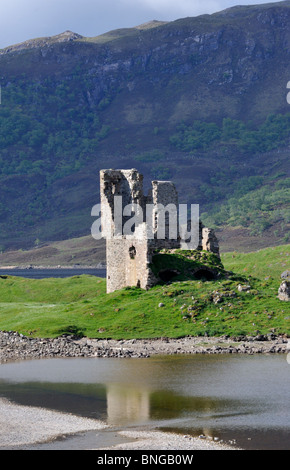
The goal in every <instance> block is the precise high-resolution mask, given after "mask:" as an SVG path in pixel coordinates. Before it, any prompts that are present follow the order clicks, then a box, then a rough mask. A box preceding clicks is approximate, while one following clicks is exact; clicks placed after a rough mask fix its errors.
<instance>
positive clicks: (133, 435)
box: [0, 398, 236, 450]
mask: <svg viewBox="0 0 290 470" xmlns="http://www.w3.org/2000/svg"><path fill="white" fill-rule="evenodd" d="M108 428H109V426H107V425H106V424H105V423H103V422H101V421H98V420H94V419H88V418H81V417H78V416H74V415H71V414H68V413H60V412H57V411H51V410H46V409H43V408H38V407H31V406H20V405H16V404H14V403H11V402H9V401H8V400H6V399H3V398H0V449H2V450H5V449H13V448H14V449H15V448H18V449H21V448H25V447H26V446H31V445H34V444H41V443H44V442H49V441H53V440H55V439H57V438H59V437H64V436H68V435H70V434H76V433H80V432H86V431H96V432H100V431H101V430H105V429H108ZM117 434H119V435H121V436H124V437H126V439H128V440H129V441H131V442H128V443H125V444H117V445H115V446H111V447H106V448H102V449H99V450H140V449H144V450H169V449H170V450H176V449H178V450H232V449H233V447H229V446H226V445H224V444H222V443H215V442H213V441H210V440H208V439H202V438H193V437H190V436H180V435H177V434H173V433H165V432H158V431H149V432H148V431H135V430H134V431H125V430H124V431H120V432H118V433H117ZM67 445H68V448H69V442H68V444H67ZM235 449H236V448H235Z"/></svg>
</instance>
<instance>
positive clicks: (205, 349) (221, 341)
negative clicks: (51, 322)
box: [0, 331, 290, 363]
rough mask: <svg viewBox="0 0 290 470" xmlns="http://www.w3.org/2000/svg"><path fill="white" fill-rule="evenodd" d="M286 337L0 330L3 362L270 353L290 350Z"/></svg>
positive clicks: (0, 356) (1, 359)
mask: <svg viewBox="0 0 290 470" xmlns="http://www.w3.org/2000/svg"><path fill="white" fill-rule="evenodd" d="M289 348H290V346H289V345H288V340H287V338H286V337H284V336H275V335H274V334H271V335H267V336H265V335H258V336H256V337H238V338H229V337H221V338H215V337H214V338H212V337H211V338H210V337H184V338H179V339H169V338H159V339H139V340H137V339H131V340H106V339H89V338H76V337H74V336H60V337H58V338H30V337H27V336H24V335H22V334H19V333H17V332H13V331H0V363H1V362H7V361H13V360H19V359H37V358H39V359H40V358H53V357H61V358H65V357H99V358H109V357H111V358H148V357H150V356H152V355H171V354H235V353H239V354H257V353H259V354H267V353H285V352H287V351H288V350H289Z"/></svg>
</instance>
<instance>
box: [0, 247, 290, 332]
mask: <svg viewBox="0 0 290 470" xmlns="http://www.w3.org/2000/svg"><path fill="white" fill-rule="evenodd" d="M289 252H290V246H289V245H285V246H283V247H277V248H274V249H273V248H268V249H265V250H261V251H259V252H255V253H247V254H236V253H227V254H224V255H223V256H222V263H223V264H222V263H221V261H220V260H219V259H218V258H216V257H215V256H214V255H212V254H208V253H206V252H200V253H192V252H184V253H183V252H180V251H177V252H175V253H171V254H169V253H162V254H161V253H160V254H158V255H156V257H155V259H154V263H153V268H154V269H156V270H157V271H158V272H160V271H162V270H166V269H167V270H168V269H170V270H176V271H177V273H176V277H173V278H172V279H171V280H170V282H165V281H164V282H163V283H161V284H160V285H157V286H155V287H153V288H152V289H150V290H148V291H143V290H141V289H138V288H125V289H122V290H120V291H117V292H114V293H112V294H106V281H105V280H104V279H99V278H96V277H94V276H87V275H81V276H73V277H70V278H65V279H54V278H50V279H40V280H36V279H24V278H19V277H13V276H2V277H1V278H0V329H1V330H13V331H18V332H20V333H22V334H25V335H30V336H32V337H56V336H59V335H61V334H75V335H79V336H82V335H84V336H88V337H91V338H115V339H121V338H126V339H127V338H154V337H164V336H166V337H172V338H174V337H181V336H186V335H192V336H200V335H202V336H204V335H205V336H220V335H230V336H240V335H252V336H255V335H257V334H269V333H275V334H288V335H289V334H290V305H289V303H288V302H281V301H280V300H279V299H278V298H277V291H278V287H279V285H280V282H281V280H280V274H281V272H282V271H284V270H286V269H287V268H289V266H288V265H286V263H287V260H288V259H289V258H288V256H289ZM223 265H224V266H223ZM202 267H206V268H207V269H208V270H212V271H214V272H215V273H216V277H214V278H213V279H212V280H207V279H206V276H205V277H201V278H200V279H198V278H196V272H197V270H199V269H201V268H202Z"/></svg>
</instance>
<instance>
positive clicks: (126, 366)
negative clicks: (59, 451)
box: [0, 354, 290, 450]
mask: <svg viewBox="0 0 290 470" xmlns="http://www.w3.org/2000/svg"><path fill="white" fill-rule="evenodd" d="M287 359H288V360H289V357H288V355H286V354H273V355H271V354H269V355H259V354H257V355H251V356H249V355H245V356H244V355H231V354H229V355H192V356H191V355H182V354H180V355H174V356H153V357H151V358H146V359H132V358H131V359H116V358H68V359H60V358H59V359H57V358H55V359H39V360H26V361H19V362H12V363H4V364H1V365H0V396H1V397H6V398H8V399H10V400H12V401H14V402H15V403H17V404H21V405H31V406H39V407H45V408H48V409H53V410H57V411H62V412H69V413H73V414H76V415H79V416H84V417H89V418H95V419H99V420H102V421H104V422H106V423H108V424H110V429H109V431H104V432H100V433H97V434H96V433H95V432H94V433H92V432H90V433H85V434H83V433H82V434H81V435H79V436H78V435H76V436H70V437H67V438H66V439H65V440H63V441H54V442H52V443H50V444H43V445H39V446H38V448H39V449H41V448H47V447H48V448H51V449H53V448H64V449H85V448H91V447H93V448H95V449H96V448H101V447H102V446H103V445H107V444H108V442H109V443H110V444H114V443H118V442H119V441H118V440H116V439H117V438H115V437H114V436H115V435H116V431H117V430H120V429H131V430H132V429H150V430H151V429H161V430H164V431H173V432H177V433H182V434H187V435H191V436H199V435H201V434H202V435H205V436H207V437H208V438H209V437H212V438H214V437H216V438H219V439H220V440H223V441H224V442H226V443H228V442H229V441H231V442H233V443H234V445H236V446H238V447H242V448H244V449H260V450H263V449H283V450H289V449H290V364H289V363H288V361H287ZM289 362H290V361H289ZM114 432H115V434H114ZM31 447H32V448H33V446H31Z"/></svg>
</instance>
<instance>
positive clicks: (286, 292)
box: [278, 281, 290, 301]
mask: <svg viewBox="0 0 290 470" xmlns="http://www.w3.org/2000/svg"><path fill="white" fill-rule="evenodd" d="M278 299H280V300H284V301H285V300H286V301H289V300H290V281H283V282H282V283H281V285H280V287H279V289H278Z"/></svg>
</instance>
